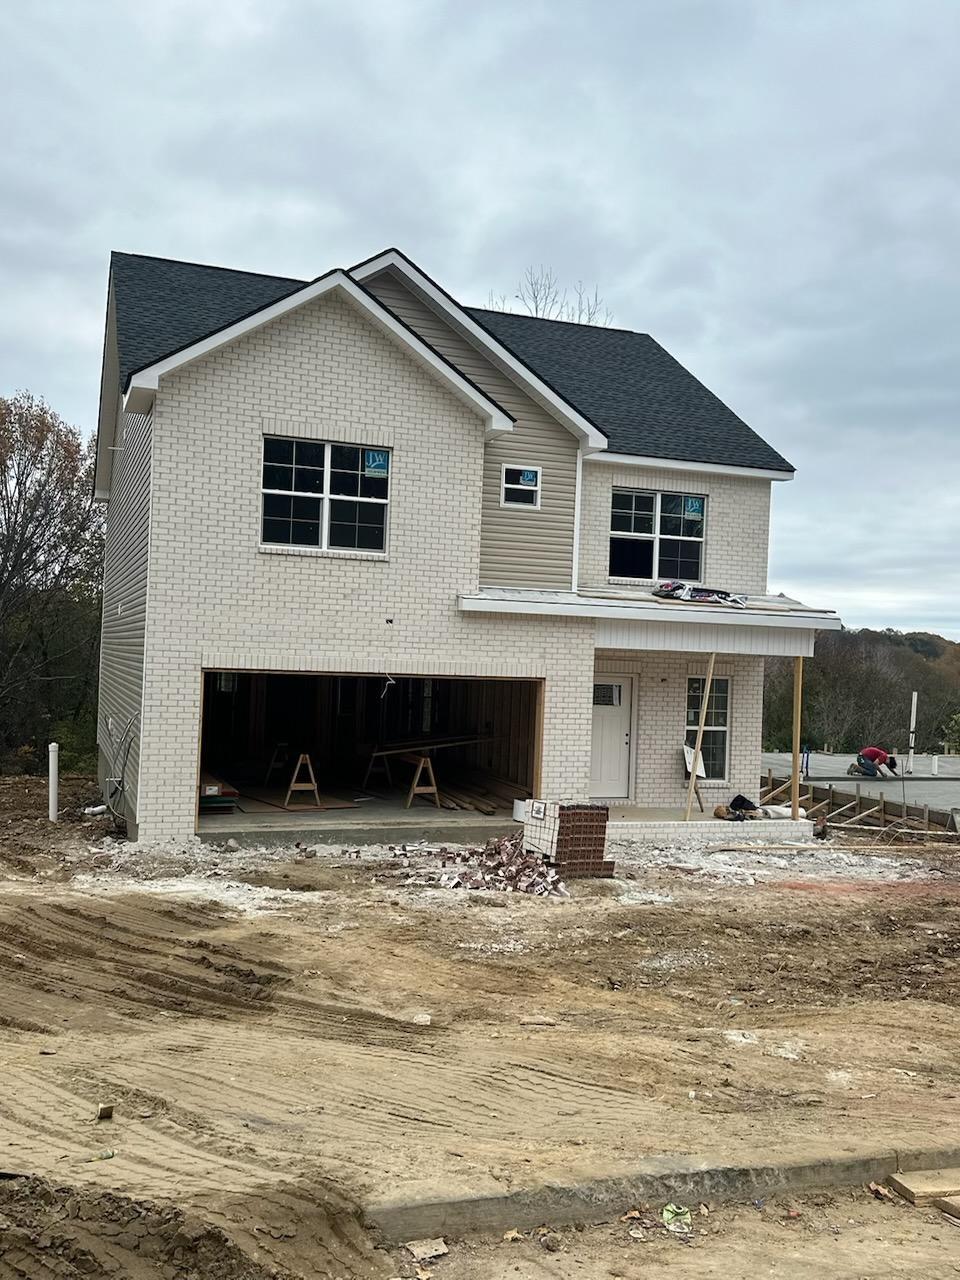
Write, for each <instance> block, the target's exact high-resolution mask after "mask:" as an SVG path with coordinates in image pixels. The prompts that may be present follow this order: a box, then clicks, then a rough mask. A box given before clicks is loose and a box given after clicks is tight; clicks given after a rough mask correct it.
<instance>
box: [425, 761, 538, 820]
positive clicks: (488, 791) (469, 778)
mask: <svg viewBox="0 0 960 1280" xmlns="http://www.w3.org/2000/svg"><path fill="white" fill-rule="evenodd" d="M437 786H438V789H439V792H440V806H441V808H443V809H473V810H475V811H476V812H477V813H485V814H488V815H489V816H491V817H492V816H493V815H494V814H496V813H504V812H510V811H511V810H512V808H513V802H514V800H525V799H527V797H528V796H529V795H530V791H529V789H528V788H526V787H519V786H517V785H516V783H513V782H507V781H506V779H504V778H497V777H494V776H493V775H492V774H487V773H481V772H478V771H474V772H471V773H468V774H461V775H459V776H456V777H454V778H451V779H446V778H444V779H442V780H441V781H438V783H437Z"/></svg>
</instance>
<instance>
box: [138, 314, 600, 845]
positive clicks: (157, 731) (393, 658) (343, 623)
mask: <svg viewBox="0 0 960 1280" xmlns="http://www.w3.org/2000/svg"><path fill="white" fill-rule="evenodd" d="M265 431H266V432H278V433H283V434H291V435H306V436H315V437H316V438H319V439H334V440H337V439H342V440H349V441H353V442H355V443H358V444H372V445H374V444H379V445H389V446H390V447H391V448H392V449H393V450H394V454H393V461H392V476H391V505H390V543H389V557H388V559H386V560H383V559H370V558H364V557H358V556H355V555H343V554H340V555H337V554H333V553H331V554H327V555H324V554H322V553H318V552H316V551H314V552H312V553H311V554H304V555H301V554H291V553H286V554H274V553H270V552H263V551H260V550H259V549H258V543H259V524H260V461H261V437H262V434H263V433H264V432H265ZM482 474H483V427H482V423H481V420H480V419H479V418H478V417H476V416H474V414H473V413H472V412H471V411H470V410H468V409H467V408H466V407H465V406H464V405H463V404H462V403H461V402H460V401H459V400H457V399H456V398H455V397H453V396H452V395H451V394H450V393H449V392H448V391H447V390H446V389H445V388H444V387H442V386H441V385H440V384H439V383H438V382H437V381H435V379H434V378H433V377H432V376H431V375H429V374H428V373H426V372H425V371H424V370H423V369H421V368H420V367H419V366H418V365H417V364H415V363H414V362H413V361H412V360H410V358H409V357H408V356H407V355H406V354H405V353H404V352H403V351H402V350H401V349H400V348H398V347H397V346H395V345H394V344H393V343H392V342H391V341H390V340H389V339H388V338H386V337H384V336H383V335H382V334H381V333H380V332H379V331H378V330H376V329H374V328H373V327H372V326H371V325H370V324H369V322H368V321H367V320H365V319H364V318H362V317H361V316H360V315H359V314H358V313H357V312H356V311H355V310H354V309H353V308H352V307H351V306H350V305H349V304H347V303H346V302H344V301H343V300H342V299H340V298H338V297H335V296H332V297H327V298H324V299H321V300H318V301H316V302H314V303H311V304H309V305H308V306H306V307H304V308H302V309H300V310H299V311H296V312H293V313H291V314H289V315H287V316H285V317H283V318H282V319H280V320H278V321H275V322H274V323H272V324H270V325H268V326H266V327H264V328H263V329H260V330H258V331H257V332H255V333H253V334H251V335H248V336H247V337H245V338H243V339H241V340H240V341H238V342H236V343H233V344H231V345H230V346H228V347H225V348H222V349H221V350H219V351H217V352H215V353H214V354H212V355H210V356H208V357H206V358H205V359H203V360H200V361H197V362H196V363H194V364H192V365H189V366H187V367H185V368H183V369H182V370H179V371H178V372H176V373H173V374H170V375H168V376H167V377H165V378H163V379H161V383H160V389H159V392H158V395H157V400H156V407H155V413H154V453H153V522H152V528H151V538H150V548H151V551H150V554H151V562H150V599H149V611H148V631H147V644H146V658H145V675H144V708H143V747H142V758H141V786H140V797H139V801H140V803H139V818H140V828H139V834H140V836H141V838H145V839H153V838H158V837H165V836H177V837H180V836H183V835H185V834H187V833H189V832H191V831H192V830H193V828H194V813H195V801H196V785H197V761H198V742H199V727H200V696H201V669H202V668H203V667H204V666H225V667H235V668H247V669H263V670H285V671H298V670H302V671H341V672H350V671H356V672H380V671H390V672H391V673H393V674H433V675H444V674H447V675H465V676H467V675H474V676H491V677H496V676H514V677H526V678H541V677H542V678H545V680H546V691H545V702H544V745H543V761H542V790H543V792H544V793H545V794H547V795H550V796H551V798H554V799H563V800H582V799H585V798H586V791H587V787H588V783H589V754H590V736H589V724H590V707H591V681H592V673H593V661H594V658H593V636H594V628H593V624H592V623H590V622H588V621H584V620H578V619H547V618H542V619H533V618H530V619H526V618H517V617H503V618H500V617H465V616H463V615H461V614H460V613H459V612H458V610H457V607H456V596H457V594H458V592H465V591H473V590H476V588H477V585H478V566H479V524H480V500H481V480H482ZM387 619H392V621H390V622H388V621H387Z"/></svg>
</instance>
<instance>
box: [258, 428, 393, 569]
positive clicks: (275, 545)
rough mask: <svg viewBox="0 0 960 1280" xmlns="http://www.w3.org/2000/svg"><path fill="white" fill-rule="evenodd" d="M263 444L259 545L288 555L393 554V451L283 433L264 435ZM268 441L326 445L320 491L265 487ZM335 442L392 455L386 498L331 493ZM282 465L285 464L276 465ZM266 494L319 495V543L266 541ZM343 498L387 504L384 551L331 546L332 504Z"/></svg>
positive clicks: (382, 557)
mask: <svg viewBox="0 0 960 1280" xmlns="http://www.w3.org/2000/svg"><path fill="white" fill-rule="evenodd" d="M260 439H261V444H260V536H259V545H260V550H261V551H281V552H286V553H287V554H288V555H296V554H306V555H311V554H312V555H317V554H322V555H330V556H337V555H344V556H353V557H354V558H356V557H363V558H364V559H377V560H386V559H387V557H388V556H389V554H390V481H391V479H392V477H393V450H392V449H385V448H383V447H382V446H380V445H377V446H373V445H365V444H353V443H352V441H349V440H315V439H311V438H309V437H304V436H281V435H274V434H272V433H271V434H269V435H266V434H265V435H263V436H261V438H260ZM268 440H290V441H291V442H293V443H294V444H296V443H297V441H302V442H304V443H307V444H322V445H323V490H322V492H320V493H311V492H308V491H307V490H303V489H266V488H264V485H263V468H264V465H272V464H266V460H265V458H264V453H265V450H266V442H267V441H268ZM334 445H338V446H342V447H343V448H347V449H359V450H360V451H361V452H362V451H363V450H364V449H372V448H376V449H377V451H378V452H380V453H387V454H389V455H390V462H389V463H388V465H387V496H386V497H385V498H361V497H356V498H355V497H353V496H352V495H351V494H349V493H331V492H330V483H331V479H332V469H331V458H332V455H333V447H334ZM276 465H279V466H283V465H284V464H283V463H279V464H276ZM266 496H270V497H279V498H317V499H319V500H320V542H319V543H318V544H317V543H313V542H303V543H301V542H264V540H263V521H264V518H265V517H264V514H263V499H264V497H266ZM339 500H342V501H343V502H367V503H369V504H370V505H371V506H380V507H386V509H387V511H386V518H385V520H384V522H383V550H382V551H375V550H373V549H372V548H370V547H331V546H330V503H331V502H336V501H339Z"/></svg>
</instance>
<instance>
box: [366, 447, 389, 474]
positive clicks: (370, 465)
mask: <svg viewBox="0 0 960 1280" xmlns="http://www.w3.org/2000/svg"><path fill="white" fill-rule="evenodd" d="M363 474H364V475H365V476H386V475H389V474H390V451H389V450H388V449H364V451H363Z"/></svg>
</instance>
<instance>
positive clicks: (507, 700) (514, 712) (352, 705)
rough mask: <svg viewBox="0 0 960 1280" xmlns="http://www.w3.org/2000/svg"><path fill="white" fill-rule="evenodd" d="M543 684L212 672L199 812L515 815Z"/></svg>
mask: <svg viewBox="0 0 960 1280" xmlns="http://www.w3.org/2000/svg"><path fill="white" fill-rule="evenodd" d="M541 694H542V686H541V682H540V681H537V680H487V679H470V678H462V677H446V676H444V677H424V676H388V675H359V676H358V675H330V674H323V675H319V674H316V675H315V674H310V675H303V674H278V673H273V672H269V673H268V672H243V671H207V672H205V673H204V684H203V720H202V729H201V750H200V758H201V775H200V790H199V812H200V814H201V815H203V814H204V813H234V812H239V813H241V814H243V813H250V814H254V813H261V814H262V813H268V812H270V811H271V810H272V811H274V812H276V811H278V810H280V811H282V810H287V811H302V810H308V809H309V810H314V811H319V812H322V811H324V810H328V809H351V808H356V809H360V808H362V806H364V805H365V804H367V805H370V804H372V803H373V802H379V803H380V804H381V805H382V803H383V802H389V803H391V804H395V805H396V808H397V809H398V810H400V809H404V808H409V807H413V806H415V807H416V808H417V809H418V810H419V809H422V808H424V807H430V808H433V809H447V810H450V809H464V810H474V811H476V812H478V813H484V814H498V813H510V812H511V811H512V805H513V801H514V800H516V799H524V798H527V797H529V796H531V795H533V794H534V792H535V783H536V779H537V772H538V768H539V740H540V703H541ZM414 783H415V784H416V789H415V790H414V791H413V792H412V791H411V787H412V786H413V784H414Z"/></svg>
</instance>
